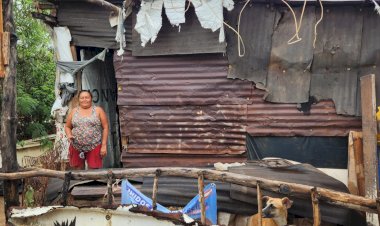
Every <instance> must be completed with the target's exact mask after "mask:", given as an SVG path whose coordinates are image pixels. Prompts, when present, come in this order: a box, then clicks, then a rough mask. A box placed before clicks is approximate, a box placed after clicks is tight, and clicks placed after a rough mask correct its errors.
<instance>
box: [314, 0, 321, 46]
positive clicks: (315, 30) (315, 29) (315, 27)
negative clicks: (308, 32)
mask: <svg viewBox="0 0 380 226" xmlns="http://www.w3.org/2000/svg"><path fill="white" fill-rule="evenodd" d="M318 1H319V5H320V6H321V17H320V18H319V20H318V21H317V23H316V24H315V26H314V41H313V48H314V49H315V43H316V42H317V26H318V24H319V23H320V22H321V21H322V19H323V4H322V0H318Z"/></svg>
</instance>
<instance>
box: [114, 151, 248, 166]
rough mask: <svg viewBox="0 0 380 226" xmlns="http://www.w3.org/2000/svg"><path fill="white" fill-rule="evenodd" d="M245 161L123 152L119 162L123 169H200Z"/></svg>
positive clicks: (231, 157)
mask: <svg viewBox="0 0 380 226" xmlns="http://www.w3.org/2000/svg"><path fill="white" fill-rule="evenodd" d="M152 152H153V151H152ZM246 160H247V158H246V157H245V155H184V154H180V153H178V154H134V153H128V152H123V153H122V155H121V161H122V163H123V167H125V168H142V167H164V166H173V167H176V166H181V167H201V166H213V165H214V163H216V162H223V163H232V162H244V161H246Z"/></svg>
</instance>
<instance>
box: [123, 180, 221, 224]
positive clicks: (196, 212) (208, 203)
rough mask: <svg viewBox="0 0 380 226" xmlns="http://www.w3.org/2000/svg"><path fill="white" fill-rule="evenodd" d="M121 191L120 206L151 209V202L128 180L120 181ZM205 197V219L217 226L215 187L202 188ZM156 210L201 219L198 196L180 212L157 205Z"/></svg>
mask: <svg viewBox="0 0 380 226" xmlns="http://www.w3.org/2000/svg"><path fill="white" fill-rule="evenodd" d="M121 186H122V189H121V204H122V205H126V204H137V205H142V206H146V207H147V208H149V209H150V210H152V209H153V204H152V203H153V202H152V200H151V199H150V198H148V197H147V196H145V195H144V194H142V193H141V192H140V191H139V190H137V189H136V188H135V187H134V186H133V185H132V184H131V183H129V181H128V180H123V181H122V185H121ZM204 197H205V208H206V218H207V220H208V221H209V222H211V223H212V224H217V212H218V209H217V196H216V185H215V184H213V183H212V184H208V185H207V186H206V187H205V188H204ZM157 210H158V211H161V212H163V213H177V212H181V213H183V214H186V215H188V216H189V217H191V218H193V219H194V220H200V218H201V205H200V202H199V195H197V196H195V197H194V198H193V199H192V200H191V201H190V202H189V203H188V204H187V205H186V206H185V207H184V208H183V209H182V210H179V211H170V210H169V209H167V208H165V207H164V206H162V205H160V204H157Z"/></svg>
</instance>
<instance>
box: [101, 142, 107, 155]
mask: <svg viewBox="0 0 380 226" xmlns="http://www.w3.org/2000/svg"><path fill="white" fill-rule="evenodd" d="M106 155H107V144H102V147H101V148H100V157H102V158H104V157H105V156H106Z"/></svg>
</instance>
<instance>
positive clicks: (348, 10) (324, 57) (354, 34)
mask: <svg viewBox="0 0 380 226" xmlns="http://www.w3.org/2000/svg"><path fill="white" fill-rule="evenodd" d="M317 14H318V15H319V13H317ZM362 28H363V12H362V11H361V9H360V8H359V7H355V6H330V7H327V8H325V15H324V18H323V20H322V22H321V23H320V24H319V25H318V29H317V33H318V36H317V41H316V47H315V50H314V61H313V65H312V71H313V73H323V74H329V73H333V72H342V71H346V70H347V69H348V68H351V69H352V68H355V67H357V66H359V60H360V52H361V43H362Z"/></svg>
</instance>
